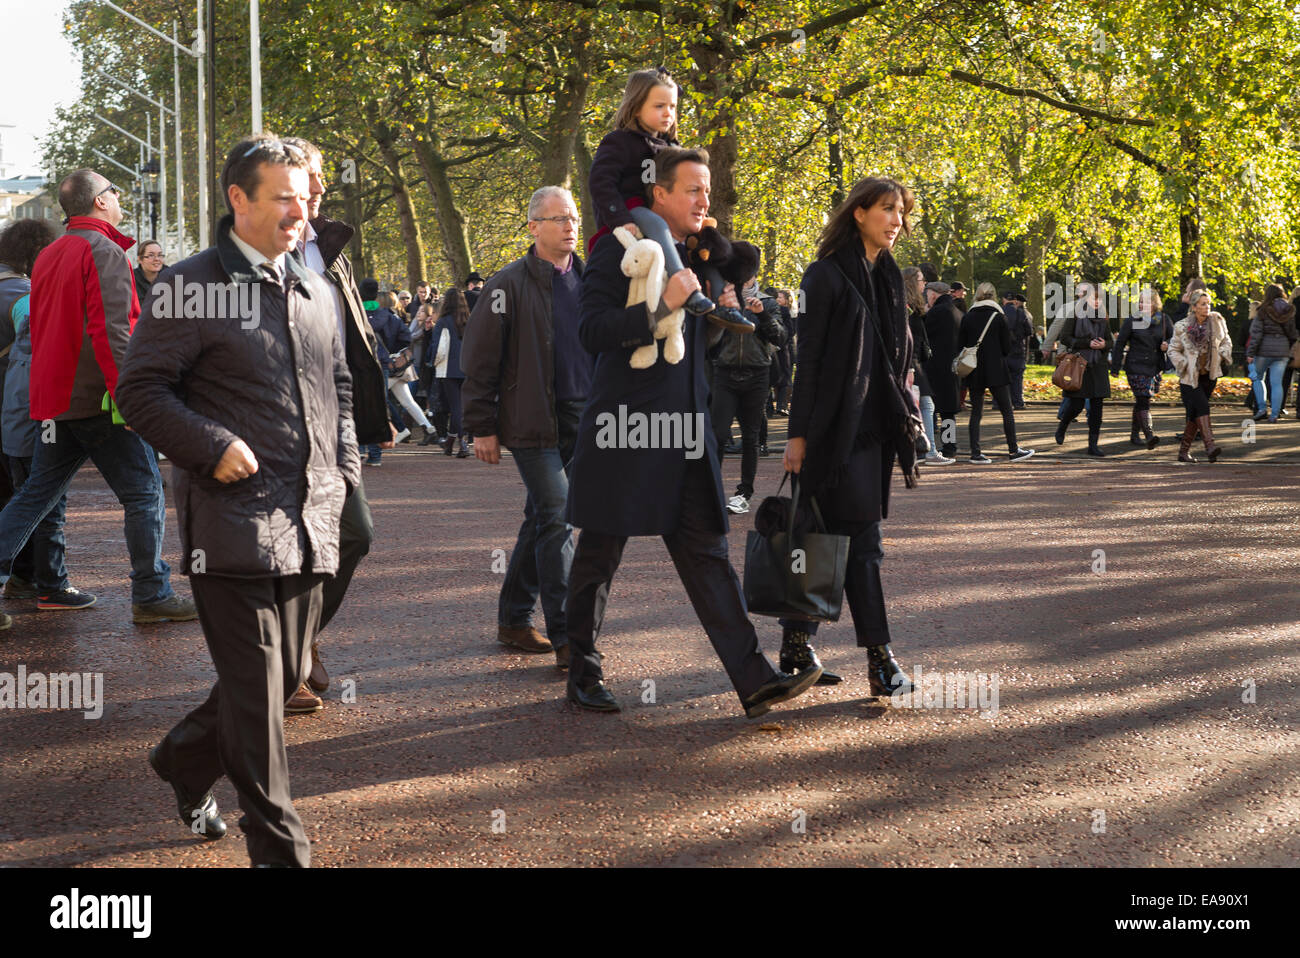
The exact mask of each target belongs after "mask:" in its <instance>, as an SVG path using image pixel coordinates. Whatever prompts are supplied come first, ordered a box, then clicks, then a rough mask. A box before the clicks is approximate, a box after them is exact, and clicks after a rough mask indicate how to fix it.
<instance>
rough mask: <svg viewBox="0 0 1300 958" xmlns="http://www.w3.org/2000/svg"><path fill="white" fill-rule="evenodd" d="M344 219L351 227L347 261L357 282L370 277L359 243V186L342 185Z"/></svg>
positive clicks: (351, 184) (358, 184)
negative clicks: (350, 263) (348, 260)
mask: <svg viewBox="0 0 1300 958" xmlns="http://www.w3.org/2000/svg"><path fill="white" fill-rule="evenodd" d="M343 202H344V209H345V210H347V212H346V213H345V214H344V219H345V220H346V222H347V224H348V225H349V226H351V227H352V239H351V240H349V242H348V250H349V253H348V259H350V260H351V261H352V272H353V273H354V274H355V275H356V277H357V281H358V282H360V281H361V280H362V279H364V278H365V277H367V276H369V275H370V272H369V270H368V269H367V268H366V250H365V244H364V243H362V242H361V229H362V227H361V215H362V214H361V184H360V183H344V184H343Z"/></svg>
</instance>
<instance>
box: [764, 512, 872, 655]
mask: <svg viewBox="0 0 1300 958" xmlns="http://www.w3.org/2000/svg"><path fill="white" fill-rule="evenodd" d="M823 518H824V519H825V520H826V531H827V532H830V533H831V534H833V535H837V536H848V537H849V564H848V568H847V570H846V571H845V575H844V598H845V599H846V600H847V601H848V603H849V614H851V615H852V616H853V631H854V632H856V633H857V637H858V645H859V646H860V647H863V648H865V647H867V646H871V645H888V644H889V620H888V618H887V616H886V614H885V590H884V587H883V586H882V585H881V583H880V563H881V562H883V561H884V558H885V550H884V545H883V541H882V539H881V535H880V523H879V522H878V521H876V520H868V521H863V522H849V521H845V520H842V519H838V518H836V517H834V516H831V515H824V516H823ZM780 621H781V626H782V628H786V629H795V630H797V631H800V632H807V633H808V634H809V635H816V634H817V626H818V625H819V623H817V622H806V621H803V620H800V619H781V620H780Z"/></svg>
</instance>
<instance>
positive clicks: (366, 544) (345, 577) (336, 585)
mask: <svg viewBox="0 0 1300 958" xmlns="http://www.w3.org/2000/svg"><path fill="white" fill-rule="evenodd" d="M374 539H375V522H374V519H373V518H371V515H370V500H368V499H367V498H366V488H365V486H363V485H362V484H361V483H360V482H358V483H357V487H356V488H355V489H353V490H352V493H351V494H350V495H349V496H348V497H347V498H346V499H344V500H343V514H342V515H341V516H340V517H339V571H338V572H336V573H334V575H332V576H330V577H329V578H328V579H326V580H325V585H324V588H323V590H322V598H321V613H320V627H319V628H318V629H317V633H320V632H324V631H325V626H327V625H329V624H330V620H331V619H332V618H334V613H335V612H337V611H338V610H339V606H340V605H342V604H343V596H345V595H346V594H347V591H348V585H349V584H350V583H351V582H352V575H353V573H355V572H356V571H357V566H358V565H360V564H361V560H362V559H364V558H365V557H366V554H367V553H368V552H369V551H370V543H372V542H373V541H374Z"/></svg>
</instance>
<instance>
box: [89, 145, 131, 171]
mask: <svg viewBox="0 0 1300 958" xmlns="http://www.w3.org/2000/svg"><path fill="white" fill-rule="evenodd" d="M90 152H92V153H94V154H95V155H96V156H97V157H99V158H100V159H101V160H103V161H104V162H105V163H112V164H113V165H114V166H116V167H117V168H118V169H120V170H122V171H123V172H125V173H129V174H131V176H132V177H137V174H136V172H135V170H133V169H131V167H129V166H127V165H125V164H124V163H119V162H117V160H115V159H113V158H112V157H111V156H107V155H105V154H103V153H101V152H100V151H99V150H97V149H95V148H94V147H93V146H92V147H91V148H90Z"/></svg>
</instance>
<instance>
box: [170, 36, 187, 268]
mask: <svg viewBox="0 0 1300 958" xmlns="http://www.w3.org/2000/svg"><path fill="white" fill-rule="evenodd" d="M175 36H176V21H175V20H173V21H172V37H173V38H174V37H175ZM172 43H173V44H175V43H176V41H175V40H174V39H173V41H172ZM172 96H173V98H174V102H175V104H176V108H175V110H176V112H175V117H176V249H177V252H176V258H177V259H184V258H185V171H184V169H183V168H182V167H181V157H182V156H183V155H184V154H183V152H182V150H181V61H180V54H179V53H178V52H177V50H176V46H173V47H172Z"/></svg>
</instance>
